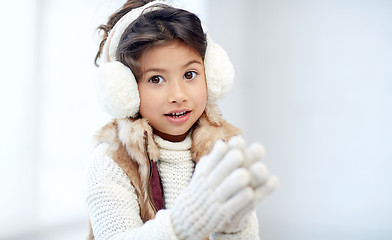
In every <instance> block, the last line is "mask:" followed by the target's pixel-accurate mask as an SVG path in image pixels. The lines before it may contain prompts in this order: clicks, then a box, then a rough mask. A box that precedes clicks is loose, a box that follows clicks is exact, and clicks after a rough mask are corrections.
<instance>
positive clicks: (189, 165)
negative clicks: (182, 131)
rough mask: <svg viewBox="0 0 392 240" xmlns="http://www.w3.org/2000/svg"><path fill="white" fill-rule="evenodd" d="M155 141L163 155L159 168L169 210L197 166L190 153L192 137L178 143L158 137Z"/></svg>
mask: <svg viewBox="0 0 392 240" xmlns="http://www.w3.org/2000/svg"><path fill="white" fill-rule="evenodd" d="M154 139H155V141H156V142H157V144H158V146H159V151H160V154H161V155H160V158H159V161H158V162H157V167H158V171H159V173H160V177H161V182H162V187H163V192H164V195H163V196H164V206H165V208H167V209H169V208H172V207H173V204H174V201H175V200H176V199H177V197H178V195H179V194H180V192H181V191H182V190H183V189H184V188H185V187H186V186H187V185H188V183H189V180H190V179H191V177H192V173H193V169H194V166H195V164H194V162H193V161H192V158H191V151H190V149H191V145H192V140H191V138H190V135H189V136H188V137H187V138H186V139H185V140H184V141H182V142H177V143H173V142H169V141H165V140H163V139H162V138H160V137H158V136H154Z"/></svg>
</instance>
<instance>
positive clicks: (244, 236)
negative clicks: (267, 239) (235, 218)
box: [210, 212, 260, 240]
mask: <svg viewBox="0 0 392 240" xmlns="http://www.w3.org/2000/svg"><path fill="white" fill-rule="evenodd" d="M210 239H211V240H223V239H225V240H231V239H232V240H234V239H235V240H259V239H260V236H259V223H258V220H257V216H256V212H252V214H251V215H250V218H249V221H248V224H247V225H246V227H245V228H244V229H243V230H242V231H239V232H236V233H214V234H212V236H211V237H210Z"/></svg>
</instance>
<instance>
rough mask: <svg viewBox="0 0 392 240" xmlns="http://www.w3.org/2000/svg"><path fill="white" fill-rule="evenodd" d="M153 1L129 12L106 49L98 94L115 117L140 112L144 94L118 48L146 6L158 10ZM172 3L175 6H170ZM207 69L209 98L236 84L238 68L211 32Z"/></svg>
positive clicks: (111, 33)
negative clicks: (236, 69)
mask: <svg viewBox="0 0 392 240" xmlns="http://www.w3.org/2000/svg"><path fill="white" fill-rule="evenodd" d="M155 4H165V5H169V4H167V3H164V2H162V1H153V2H150V3H148V4H146V5H144V6H142V7H140V8H136V9H133V10H132V11H130V12H128V13H127V14H125V15H124V16H123V17H122V18H121V19H120V20H119V21H118V22H117V23H116V24H115V26H114V27H113V29H112V30H111V31H110V33H109V36H108V38H107V40H106V42H105V45H104V48H103V51H102V63H101V65H100V67H99V70H100V74H99V79H98V83H97V94H98V98H99V102H100V105H101V108H102V110H103V111H104V112H106V113H108V114H110V115H111V116H113V117H115V118H125V117H136V116H137V114H138V112H139V106H140V97H139V91H138V86H137V82H136V78H135V76H134V74H133V73H132V71H131V70H130V69H129V68H128V67H127V66H125V65H124V64H122V63H121V62H119V61H117V59H116V51H117V47H118V44H119V42H120V38H121V36H122V35H123V33H124V31H125V29H126V28H127V27H128V26H129V25H130V24H131V23H132V22H133V21H134V20H135V19H137V18H138V17H139V16H140V15H141V14H142V13H143V11H144V10H145V9H147V8H149V9H148V11H154V10H155V9H159V7H157V8H154V7H152V6H154V5H155ZM169 6H171V5H169ZM150 7H151V8H150ZM206 35H207V49H206V53H205V57H204V68H205V74H206V81H207V98H208V101H209V102H215V101H216V100H218V99H220V98H222V97H224V96H225V95H226V94H227V93H228V92H229V91H230V89H231V87H232V86H233V81H234V68H233V65H232V63H231V61H230V59H229V57H228V55H227V53H226V51H225V50H224V49H223V48H222V47H220V46H219V45H218V44H216V43H215V42H214V41H213V40H212V39H211V37H210V36H209V34H208V33H206Z"/></svg>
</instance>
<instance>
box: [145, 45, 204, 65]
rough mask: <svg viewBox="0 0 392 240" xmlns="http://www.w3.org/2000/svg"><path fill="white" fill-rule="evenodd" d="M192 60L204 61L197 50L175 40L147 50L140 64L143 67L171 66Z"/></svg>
mask: <svg viewBox="0 0 392 240" xmlns="http://www.w3.org/2000/svg"><path fill="white" fill-rule="evenodd" d="M190 59H193V60H195V61H202V58H201V56H200V54H199V53H198V52H197V51H196V50H194V49H193V48H191V47H190V46H189V45H187V44H186V43H184V42H182V41H180V40H173V41H170V42H168V43H166V44H162V45H158V46H154V47H152V48H149V49H148V50H146V51H145V52H144V53H143V54H142V55H141V57H140V64H141V65H142V67H143V65H154V64H159V65H170V64H172V62H177V63H181V62H185V63H187V62H188V61H189V60H190Z"/></svg>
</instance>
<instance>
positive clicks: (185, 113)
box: [165, 111, 190, 118]
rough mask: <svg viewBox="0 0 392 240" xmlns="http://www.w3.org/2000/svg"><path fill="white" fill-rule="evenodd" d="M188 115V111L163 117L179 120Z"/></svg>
mask: <svg viewBox="0 0 392 240" xmlns="http://www.w3.org/2000/svg"><path fill="white" fill-rule="evenodd" d="M188 113H190V111H183V112H173V113H168V114H165V116H168V117H172V118H181V117H184V116H186V115H187V114H188Z"/></svg>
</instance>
